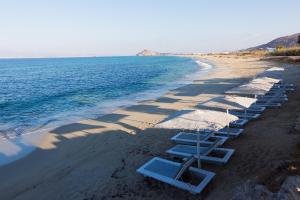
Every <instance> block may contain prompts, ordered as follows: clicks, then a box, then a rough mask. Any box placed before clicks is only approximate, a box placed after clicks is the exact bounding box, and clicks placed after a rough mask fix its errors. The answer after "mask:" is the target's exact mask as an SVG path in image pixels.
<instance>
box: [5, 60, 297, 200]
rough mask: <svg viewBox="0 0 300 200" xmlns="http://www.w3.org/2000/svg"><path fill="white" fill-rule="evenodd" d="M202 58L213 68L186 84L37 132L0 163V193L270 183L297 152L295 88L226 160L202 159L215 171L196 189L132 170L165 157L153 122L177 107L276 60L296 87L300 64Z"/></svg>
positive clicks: (211, 191) (75, 194)
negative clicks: (29, 144) (24, 151)
mask: <svg viewBox="0 0 300 200" xmlns="http://www.w3.org/2000/svg"><path fill="white" fill-rule="evenodd" d="M202 58H205V59H208V60H210V61H211V62H213V63H214V64H215V65H216V66H217V67H216V68H215V69H214V70H212V71H211V72H210V73H209V74H208V75H207V76H205V77H199V79H197V80H195V81H194V82H193V83H192V84H190V85H186V86H184V87H181V88H178V89H175V90H173V91H171V92H169V93H167V94H166V95H164V96H163V97H161V98H159V99H156V100H149V101H143V102H140V103H139V104H137V105H134V106H130V107H127V108H122V109H119V110H117V111H115V112H113V113H111V114H108V115H105V116H103V117H100V118H99V119H95V120H83V121H80V122H77V123H73V124H69V125H65V126H62V127H59V128H56V129H54V130H52V131H51V132H50V133H49V134H45V135H44V136H43V138H40V139H39V142H38V144H37V145H38V148H37V149H36V150H35V151H33V152H32V153H31V154H29V155H28V156H26V157H24V158H22V159H19V160H17V161H15V162H13V163H10V164H7V165H4V166H1V167H0V199H1V200H2V199H3V200H10V199H20V200H21V199H22V200H24V199H30V200H32V199H39V200H43V199H49V200H50V199H51V200H55V199H72V200H75V199H80V200H84V199H86V200H88V199H91V200H92V199H93V200H95V199H199V197H204V198H205V199H230V198H231V197H232V196H233V195H234V193H235V187H237V186H239V185H240V184H242V183H244V182H245V181H246V180H248V179H250V180H251V179H252V180H254V179H255V180H257V179H259V178H260V179H259V181H261V183H265V184H269V183H270V184H273V182H272V181H271V180H270V178H269V177H268V176H269V175H268V174H269V173H270V172H271V171H272V172H273V171H274V170H275V171H276V169H277V167H278V166H279V165H280V164H282V162H284V161H285V160H291V159H293V156H295V155H296V154H295V152H296V153H297V152H298V151H299V149H297V144H299V142H300V141H299V140H300V139H299V131H297V130H296V129H294V126H295V122H296V119H297V118H298V117H300V108H299V106H298V105H299V103H300V94H299V92H298V91H297V92H294V93H292V94H291V95H290V96H289V97H290V100H289V101H288V102H287V103H286V104H285V105H284V106H283V107H282V108H281V109H275V110H267V111H266V112H265V113H264V114H263V115H262V117H261V118H260V119H259V120H257V121H253V122H251V123H249V125H247V126H246V128H245V131H244V133H243V134H242V135H241V136H240V137H239V138H237V139H234V140H231V141H229V142H227V143H226V144H225V147H228V148H234V149H236V152H235V154H234V156H233V157H232V159H231V160H230V161H229V163H228V164H227V165H225V166H222V167H221V166H214V165H204V169H206V170H210V171H214V172H216V174H217V175H216V177H215V178H214V180H213V182H212V183H211V184H209V186H208V187H207V188H206V189H205V191H204V192H203V193H202V194H201V195H192V194H189V193H187V192H184V191H181V190H179V189H176V188H174V187H171V186H169V185H166V184H163V183H160V182H157V181H154V180H149V179H145V178H144V177H143V176H141V175H140V174H137V173H136V171H135V170H136V169H137V168H138V167H140V166H141V165H142V164H144V163H145V162H147V161H148V160H149V159H151V158H152V157H154V156H161V157H163V158H169V159H170V157H168V155H167V154H165V153H164V152H165V151H166V150H167V149H168V148H170V147H171V146H172V145H173V144H172V143H171V142H170V141H169V138H170V137H171V136H173V135H174V134H175V132H172V131H170V130H159V129H154V128H153V126H154V125H155V124H156V123H158V122H159V121H161V120H163V119H165V118H166V117H168V116H169V115H171V114H173V113H175V112H177V111H178V110H181V109H186V108H195V107H196V105H197V103H199V102H202V101H207V100H209V99H211V98H213V97H216V96H218V95H220V94H222V93H224V92H225V91H226V90H228V89H230V88H233V87H234V86H237V85H239V84H241V83H243V82H245V81H247V80H249V79H251V78H253V77H254V76H255V75H256V74H257V73H259V72H261V71H263V70H264V69H265V68H268V67H272V66H283V65H284V66H285V67H286V72H284V77H285V79H286V80H287V82H291V83H294V84H295V85H296V90H299V88H300V82H299V81H298V82H297V78H298V79H299V77H300V68H299V67H298V68H297V67H294V66H293V65H289V64H282V63H281V64H277V63H271V62H266V61H259V60H258V59H257V58H243V57H233V56H202ZM273 189H274V188H273Z"/></svg>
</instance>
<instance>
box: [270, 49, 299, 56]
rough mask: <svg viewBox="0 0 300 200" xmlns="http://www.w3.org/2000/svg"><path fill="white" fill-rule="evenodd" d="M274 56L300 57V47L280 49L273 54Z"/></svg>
mask: <svg viewBox="0 0 300 200" xmlns="http://www.w3.org/2000/svg"><path fill="white" fill-rule="evenodd" d="M270 55H272V56H300V47H290V48H285V47H278V48H276V50H275V51H273V52H271V53H270Z"/></svg>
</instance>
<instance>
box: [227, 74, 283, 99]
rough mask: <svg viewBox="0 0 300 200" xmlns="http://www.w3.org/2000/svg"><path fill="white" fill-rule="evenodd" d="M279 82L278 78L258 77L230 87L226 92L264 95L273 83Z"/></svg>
mask: <svg viewBox="0 0 300 200" xmlns="http://www.w3.org/2000/svg"><path fill="white" fill-rule="evenodd" d="M278 82H280V79H276V78H269V77H259V78H255V79H253V80H251V81H250V82H249V83H247V84H243V85H240V86H238V87H235V88H232V89H230V90H228V91H227V92H226V94H251V95H265V94H266V93H267V92H269V91H270V89H271V88H272V87H273V85H274V84H275V83H278Z"/></svg>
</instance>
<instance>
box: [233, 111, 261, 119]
mask: <svg viewBox="0 0 300 200" xmlns="http://www.w3.org/2000/svg"><path fill="white" fill-rule="evenodd" d="M229 114H232V115H235V116H237V117H238V118H240V119H247V120H253V119H257V118H258V117H259V116H260V114H258V113H248V112H246V113H245V111H242V110H229Z"/></svg>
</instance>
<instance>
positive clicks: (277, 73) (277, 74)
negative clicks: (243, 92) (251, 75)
mask: <svg viewBox="0 0 300 200" xmlns="http://www.w3.org/2000/svg"><path fill="white" fill-rule="evenodd" d="M283 71H284V68H282V67H272V68H270V69H267V70H265V71H264V72H262V73H261V74H259V75H258V77H270V78H277V79H278V78H279V79H281V78H282V72H283Z"/></svg>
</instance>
